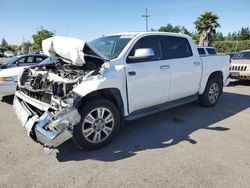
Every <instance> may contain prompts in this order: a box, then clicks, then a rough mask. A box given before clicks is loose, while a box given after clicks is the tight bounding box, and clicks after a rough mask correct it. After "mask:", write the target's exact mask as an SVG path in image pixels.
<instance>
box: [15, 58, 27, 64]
mask: <svg viewBox="0 0 250 188" xmlns="http://www.w3.org/2000/svg"><path fill="white" fill-rule="evenodd" d="M25 59H26V57H23V58H21V59H19V60H18V61H17V62H16V64H17V65H21V64H24V63H25Z"/></svg>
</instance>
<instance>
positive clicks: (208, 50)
mask: <svg viewBox="0 0 250 188" xmlns="http://www.w3.org/2000/svg"><path fill="white" fill-rule="evenodd" d="M207 52H208V54H209V55H216V51H215V49H214V48H207Z"/></svg>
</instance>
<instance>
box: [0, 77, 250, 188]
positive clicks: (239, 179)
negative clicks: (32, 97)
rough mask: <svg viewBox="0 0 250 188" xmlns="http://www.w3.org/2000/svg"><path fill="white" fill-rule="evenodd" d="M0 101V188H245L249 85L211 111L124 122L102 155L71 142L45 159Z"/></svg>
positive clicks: (249, 177)
mask: <svg viewBox="0 0 250 188" xmlns="http://www.w3.org/2000/svg"><path fill="white" fill-rule="evenodd" d="M12 99H13V96H0V100H1V102H0V128H1V129H0V130H1V131H0V187H25V188H27V187H129V188H130V187H150V188H152V187H227V188H228V187H250V108H249V107H250V82H249V81H245V82H238V81H236V82H233V83H231V84H230V85H229V86H228V87H226V88H225V90H224V93H223V95H222V96H221V98H220V101H219V102H218V104H217V105H216V106H215V107H213V108H204V107H201V106H199V105H198V104H197V103H191V104H187V105H184V106H181V107H178V108H175V109H171V110H168V111H163V112H160V113H157V114H154V115H151V116H148V117H145V118H142V119H138V120H135V121H131V122H126V124H125V126H124V127H123V128H122V129H121V131H120V134H119V135H118V136H117V137H116V138H115V140H114V141H113V142H112V143H111V144H110V145H108V146H107V147H105V148H102V149H99V150H95V151H86V150H80V149H78V148H77V147H76V146H75V145H74V143H73V142H72V141H68V142H66V143H65V144H63V145H62V146H61V147H60V148H59V149H58V150H54V151H52V152H51V153H50V154H48V153H46V152H44V150H43V148H42V147H41V146H40V145H39V144H37V143H35V142H33V141H32V140H31V139H30V138H29V137H28V136H27V135H26V131H25V130H24V128H23V127H22V126H21V124H20V123H19V121H18V120H17V118H16V116H15V114H14V112H13V109H12Z"/></svg>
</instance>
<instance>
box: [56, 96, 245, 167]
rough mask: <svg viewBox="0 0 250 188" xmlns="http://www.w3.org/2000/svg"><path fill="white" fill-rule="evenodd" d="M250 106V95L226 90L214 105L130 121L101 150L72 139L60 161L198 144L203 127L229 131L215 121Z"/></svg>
mask: <svg viewBox="0 0 250 188" xmlns="http://www.w3.org/2000/svg"><path fill="white" fill-rule="evenodd" d="M249 106H250V96H248V95H241V94H234V93H227V92H225V93H224V94H223V95H222V96H221V98H220V101H219V102H218V104H217V105H216V106H215V107H213V108H204V107H200V106H199V105H197V104H195V103H191V104H187V105H184V106H181V107H178V108H175V109H172V110H168V111H163V112H160V113H157V114H154V115H151V116H148V117H145V118H141V119H138V120H134V121H130V122H126V124H125V126H124V127H123V128H122V129H121V131H120V134H118V136H117V137H116V138H115V139H114V140H113V142H112V143H111V144H110V145H108V146H107V147H104V148H102V149H99V150H95V151H85V150H80V149H78V148H77V147H76V146H75V144H74V143H73V142H72V141H68V142H66V143H65V144H63V145H61V146H60V147H59V148H58V152H57V153H56V157H57V159H58V161H60V162H65V161H71V160H75V161H78V160H87V159H92V160H100V161H107V162H111V161H116V160H121V159H125V158H128V157H132V156H134V155H136V154H137V152H140V151H144V150H148V149H157V148H167V147H170V146H174V145H176V144H178V143H180V142H183V141H186V142H189V143H190V144H196V143H197V140H194V139H192V138H191V137H190V135H191V134H192V133H193V132H195V131H197V130H200V129H205V130H207V131H229V130H230V129H229V128H226V127H216V126H213V124H215V123H217V122H219V121H222V120H224V119H226V118H229V117H231V116H233V115H235V114H237V113H239V112H241V111H243V110H244V109H246V108H248V107H249Z"/></svg>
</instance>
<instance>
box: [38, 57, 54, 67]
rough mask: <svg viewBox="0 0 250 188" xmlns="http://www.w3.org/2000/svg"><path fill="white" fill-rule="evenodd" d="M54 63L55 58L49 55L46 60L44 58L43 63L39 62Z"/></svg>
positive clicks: (44, 63)
mask: <svg viewBox="0 0 250 188" xmlns="http://www.w3.org/2000/svg"><path fill="white" fill-rule="evenodd" d="M52 63H54V60H53V59H52V58H51V57H48V58H46V59H45V60H43V61H42V62H41V63H39V64H38V65H49V64H52Z"/></svg>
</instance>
